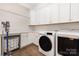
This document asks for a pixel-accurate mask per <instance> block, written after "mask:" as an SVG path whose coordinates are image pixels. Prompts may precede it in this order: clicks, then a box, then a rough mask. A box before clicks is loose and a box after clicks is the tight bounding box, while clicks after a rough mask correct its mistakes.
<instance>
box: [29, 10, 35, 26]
mask: <svg viewBox="0 0 79 59" xmlns="http://www.w3.org/2000/svg"><path fill="white" fill-rule="evenodd" d="M30 16H31V17H30V18H31V20H30V22H31V25H35V24H36V12H35V10H31V12H30Z"/></svg>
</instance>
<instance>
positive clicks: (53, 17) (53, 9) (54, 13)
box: [49, 3, 58, 23]
mask: <svg viewBox="0 0 79 59" xmlns="http://www.w3.org/2000/svg"><path fill="white" fill-rule="evenodd" d="M57 22H58V4H56V3H53V4H51V6H50V22H49V23H57Z"/></svg>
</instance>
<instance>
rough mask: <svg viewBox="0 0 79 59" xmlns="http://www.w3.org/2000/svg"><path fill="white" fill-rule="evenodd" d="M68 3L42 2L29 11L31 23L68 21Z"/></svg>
mask: <svg viewBox="0 0 79 59" xmlns="http://www.w3.org/2000/svg"><path fill="white" fill-rule="evenodd" d="M70 11H71V9H70V4H69V3H52V4H51V3H50V4H42V5H40V6H38V7H37V8H36V9H34V10H32V12H31V23H32V24H33V25H41V24H53V23H64V22H69V21H70Z"/></svg>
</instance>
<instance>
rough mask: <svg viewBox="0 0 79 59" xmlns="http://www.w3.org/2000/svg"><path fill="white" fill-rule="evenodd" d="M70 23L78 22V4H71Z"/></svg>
mask: <svg viewBox="0 0 79 59" xmlns="http://www.w3.org/2000/svg"><path fill="white" fill-rule="evenodd" d="M71 21H79V3H71Z"/></svg>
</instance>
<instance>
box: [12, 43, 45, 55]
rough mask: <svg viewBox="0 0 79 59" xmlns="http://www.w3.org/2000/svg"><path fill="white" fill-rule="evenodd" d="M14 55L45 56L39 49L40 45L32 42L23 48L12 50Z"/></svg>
mask: <svg viewBox="0 0 79 59" xmlns="http://www.w3.org/2000/svg"><path fill="white" fill-rule="evenodd" d="M12 56H44V54H42V53H40V52H39V50H38V46H36V45H35V44H30V45H28V46H26V47H24V48H22V49H19V50H16V51H14V52H12Z"/></svg>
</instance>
